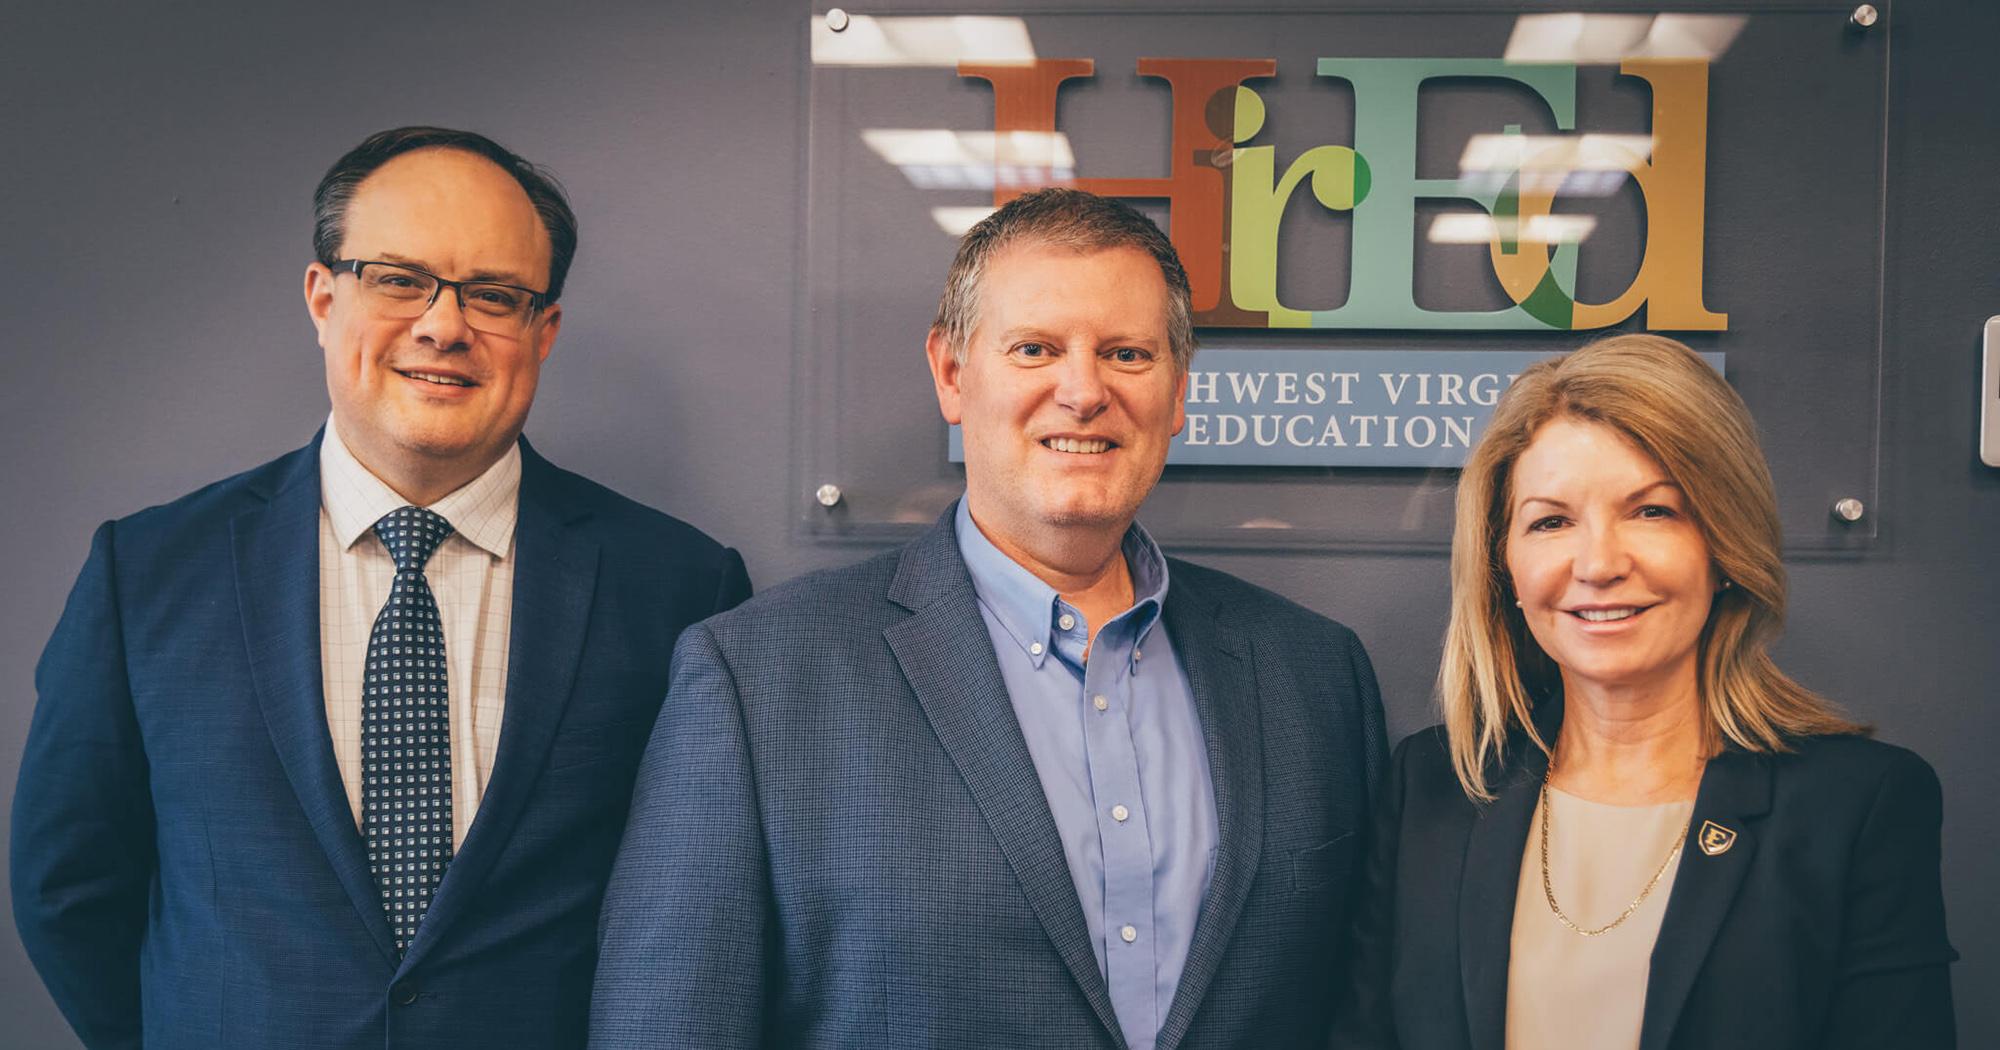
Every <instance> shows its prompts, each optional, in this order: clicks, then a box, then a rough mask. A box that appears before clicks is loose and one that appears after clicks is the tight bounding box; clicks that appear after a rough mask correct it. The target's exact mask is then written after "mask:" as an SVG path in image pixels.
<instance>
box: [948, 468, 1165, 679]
mask: <svg viewBox="0 0 2000 1050" xmlns="http://www.w3.org/2000/svg"><path fill="white" fill-rule="evenodd" d="M954 526H955V528H956V531H957V534H958V552H959V556H960V557H962V558H964V559H965V568H966V572H967V573H969V574H970V575H971V576H972V589H973V592H974V593H975V594H977V595H978V596H979V600H980V602H981V603H983V604H984V605H985V606H986V607H987V609H988V610H990V611H991V612H992V614H993V617H994V619H996V620H998V621H999V622H1000V626H1001V627H1002V628H1004V629H1005V630H1006V632H1007V633H1008V634H1009V635H1010V636H1012V637H1013V639H1014V642H1015V644H1017V645H1019V646H1020V647H1021V649H1022V651H1023V652H1025V653H1027V654H1028V658H1029V659H1030V660H1032V661H1033V662H1034V664H1035V666H1036V667H1040V666H1041V665H1042V661H1043V660H1044V659H1046V658H1047V657H1048V656H1049V653H1050V651H1051V649H1052V648H1053V646H1052V644H1051V643H1050V637H1049V636H1050V633H1051V631H1052V630H1053V627H1054V621H1055V619H1056V617H1057V616H1059V615H1061V609H1062V608H1066V607H1067V604H1066V603H1064V602H1063V601H1062V599H1061V596H1060V595H1058V594H1057V593H1056V589H1055V588H1054V587H1051V586H1049V585H1048V584H1046V583H1043V582H1042V580H1041V578H1040V577H1038V576H1036V575H1035V574H1034V573H1032V572H1029V571H1028V570H1027V569H1025V568H1023V567H1022V566H1021V565H1020V563H1018V562H1016V561H1015V560H1014V559H1012V558H1009V557H1008V556H1007V555H1006V554H1004V553H1002V552H1001V550H1000V548H998V547H996V546H994V545H993V541H992V540H989V539H987V538H986V534H985V533H983V532H981V531H979V526H978V525H977V524H976V523H974V522H973V520H972V511H971V510H970V509H969V507H968V505H967V501H966V499H965V498H963V497H961V498H960V499H959V501H958V510H957V512H956V515H955V516H954ZM1122 549H1123V552H1124V556H1125V564H1126V566H1127V568H1128V569H1129V570H1130V571H1131V573H1132V594H1133V597H1134V599H1135V600H1134V602H1133V605H1132V608H1131V609H1130V610H1128V611H1127V612H1125V613H1120V614H1119V616H1118V617H1114V618H1113V619H1119V618H1122V617H1124V616H1132V617H1133V629H1132V634H1131V637H1132V639H1133V643H1134V644H1135V645H1136V644H1137V643H1138V642H1140V641H1143V640H1144V639H1145V637H1146V634H1147V632H1149V631H1151V630H1152V628H1153V625H1154V624H1156V623H1158V622H1159V619H1160V609H1161V607H1162V606H1163V605H1164V604H1165V603H1166V600H1167V559H1166V556H1165V555H1163V554H1161V553H1160V548H1159V546H1158V545H1157V544H1155V543H1154V542H1153V538H1152V537H1151V536H1148V535H1147V534H1146V530H1145V529H1143V528H1140V527H1139V523H1138V522H1136V521H1135V522H1133V523H1132V524H1131V526H1130V527H1129V528H1127V529H1126V530H1125V539H1124V542H1123V545H1122ZM1103 626H1104V625H1101V624H1100V625H1099V628H1100V630H1101V629H1102V627H1103Z"/></svg>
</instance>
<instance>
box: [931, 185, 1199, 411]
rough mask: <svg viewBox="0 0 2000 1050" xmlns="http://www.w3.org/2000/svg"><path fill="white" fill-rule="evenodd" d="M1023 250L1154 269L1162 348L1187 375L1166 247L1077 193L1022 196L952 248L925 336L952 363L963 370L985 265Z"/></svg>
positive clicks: (1190, 333) (1144, 228) (1173, 263)
mask: <svg viewBox="0 0 2000 1050" xmlns="http://www.w3.org/2000/svg"><path fill="white" fill-rule="evenodd" d="M1021 242H1031V243H1034V244H1045V245H1050V246H1053V247H1058V248H1069V249H1072V250H1075V251H1079V252H1085V251H1104V250H1107V249H1111V248H1137V249H1139V250H1140V251H1142V252H1145V253H1146V254H1148V255H1150V256H1152V257H1153V260H1154V261H1155V262H1157V263H1159V264H1160V276H1161V277H1163V278H1165V279H1166V282H1167V341H1168V345H1169V347H1170V349H1171V350H1172V352H1173V357H1174V365H1175V367H1176V368H1178V369H1179V370H1180V371H1182V372H1185V371H1187V367H1188V362H1189V361H1191V360H1193V359H1194V350H1195V338H1194V321H1193V317H1192V314H1193V309H1192V307H1191V306H1190V305H1189V300H1190V294H1189V291H1188V278H1187V270H1186V269H1184V268H1183V267H1182V266H1181V258H1180V256H1179V255H1178V254H1177V253H1176V252H1175V251H1174V245H1173V242H1172V241H1170V240H1168V239H1167V235H1166V234H1164V233H1161V232H1160V228H1159V227H1158V226H1155V225H1153V220H1151V219H1148V218H1146V217H1145V216H1144V215H1142V214H1140V213H1139V211H1138V209H1136V208H1133V207H1132V206H1131V205H1129V204H1126V203H1125V202H1123V201H1119V200H1113V199H1112V198H1110V197H1100V196H1098V195H1097V194H1095V193H1086V192H1084V191H1083V190H1077V189H1068V188H1063V187H1052V188H1050V189H1045V190H1037V191H1035V192H1034V193H1028V194H1023V195H1022V196H1019V197H1016V198H1014V199H1013V200H1011V201H1009V202H1007V204H1006V205H1005V206H1004V207H1002V208H1001V209H1000V210H999V211H996V212H994V213H993V214H991V215H988V216H987V217H986V218H984V219H981V220H980V221H979V224H978V225H977V226H974V227H973V228H972V229H971V230H970V231H968V232H967V233H966V235H965V237H964V238H963V239H961V240H960V241H959V242H958V255H957V256H956V257H955V258H953V259H952V261H951V270H950V271H949V272H948V273H946V274H945V279H944V297H943V298H941V299H940V300H938V312H937V319H936V320H935V321H932V322H931V328H932V330H934V331H937V332H940V333H942V334H943V335H944V337H945V342H946V343H947V344H948V345H949V346H950V347H951V352H952V356H953V357H955V358H957V359H958V361H959V363H960V364H963V363H964V362H965V344H966V340H968V339H970V338H972V330H973V329H974V328H975V327H977V326H978V322H979V282H980V279H981V277H982V276H983V275H984V273H985V270H986V265H987V263H989V262H990V261H992V259H993V257H994V256H995V255H997V254H999V252H1000V251H1001V250H1002V249H1004V248H1006V247H1008V246H1009V245H1012V244H1016V243H1021Z"/></svg>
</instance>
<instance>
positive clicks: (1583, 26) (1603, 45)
mask: <svg viewBox="0 0 2000 1050" xmlns="http://www.w3.org/2000/svg"><path fill="white" fill-rule="evenodd" d="M1745 21H1747V19H1746V18H1745V17H1744V16H1742V15H1682V14H1663V15H1658V16H1654V15H1601V14H1599V15H1586V14H1548V15H1522V16H1520V17H1519V18H1517V19H1515V20H1514V32H1513V34H1512V35H1511V36H1509V37H1508V38H1507V54H1506V59H1507V61H1509V62H1575V63H1578V64H1581V65H1617V64H1618V63H1620V62H1622V61H1624V60H1626V59H1628V58H1692V59H1700V60H1702V61H1707V62H1713V61H1715V60H1717V59H1719V58H1721V57H1722V53H1723V52H1724V51H1727V50H1729V45H1730V44H1732V43H1734V42H1735V41H1736V35H1737V34H1738V33H1740V32H1742V31H1743V23H1744V22H1745Z"/></svg>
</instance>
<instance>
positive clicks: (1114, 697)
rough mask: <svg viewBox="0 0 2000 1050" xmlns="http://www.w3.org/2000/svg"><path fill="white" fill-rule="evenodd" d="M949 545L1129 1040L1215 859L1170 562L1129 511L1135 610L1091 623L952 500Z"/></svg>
mask: <svg viewBox="0 0 2000 1050" xmlns="http://www.w3.org/2000/svg"><path fill="white" fill-rule="evenodd" d="M957 528H958V548H959V552H960V553H961V554H962V555H963V556H964V558H965V567H966V569H967V570H968V571H970V573H971V575H972V586H973V590H974V591H975V592H977V594H978V596H979V613H980V615H981V616H982V617H984V618H985V620H986V630H987V633H988V634H989V635H991V636H992V640H993V652H994V655H995V656H996V657H998V659H999V662H1000V676H1001V678H1003V679H1004V680H1005V681H1006V684H1007V695H1008V697H1009V698H1010V699H1011V700H1012V701H1013V704H1014V716H1015V717H1016V718H1017V719H1018V720H1019V721H1020V723H1021V735H1022V736H1024V737H1026V738H1027V742H1028V754H1029V756H1030V757H1032V758H1033V759H1034V762H1035V773H1036V775H1037V776H1039V777H1040V778H1041V782H1042V793H1043V794H1044V795H1045V796H1047V798H1048V802H1049V812H1050V813H1051V814H1052V815H1053V816H1054V817H1055V823H1056V830H1057V831H1058V832H1059V833H1060V834H1061V835H1062V845H1063V856H1064V857H1065V858H1067V860H1068V861H1069V873H1070V878H1071V880H1073V881H1074V882H1075V883H1076V896H1077V900H1078V901H1079V902H1080V903H1081V904H1082V905H1083V918H1084V922H1085V924H1086V925H1088V927H1089V929H1090V942H1091V946H1092V948H1094V949H1095V950H1096V952H1097V967H1098V971H1099V972H1100V973H1102V974H1103V975H1104V980H1105V985H1106V986H1107V987H1108V989H1109V990H1110V993H1111V1005H1112V1008H1113V1009H1114V1010H1115V1011H1116V1012H1117V1015H1118V1024H1119V1027H1120V1028H1122V1029H1123V1030H1124V1033H1125V1042H1126V1044H1127V1045H1128V1046H1130V1047H1131V1050H1152V1048H1153V1046H1154V1044H1155V1042H1156V1040H1157V1038H1158V1036H1159V1031H1160V1025H1161V1022H1163V1021H1165V1020H1166V1016H1167V1009H1168V1008H1169V1007H1170V1006H1172V1005H1173V999H1174V989H1175V988H1176V987H1177V986H1178V985H1179V984H1180V979H1181V970H1182V968H1183V967H1184V966H1185V965H1186V963H1187V953H1188V945H1189V944H1190V943H1191V942H1192V941H1193V939H1194V926H1195V920H1196V919H1197V918H1199V917H1200V915H1201V904H1202V898H1203V897H1204V896H1205V895H1206V894H1207V892H1208V880H1209V876H1210V874H1211V872H1213V871H1214V868H1215V846H1216V818H1215V786H1214V784H1213V783H1212V782H1211V781H1210V779H1209V772H1208V751H1207V748H1206V745H1205V744H1204V740H1203V737H1202V732H1201V718H1200V716H1199V714H1198V713H1197V712H1196V710H1195V703H1194V692H1193V690H1192V689H1190V688H1189V686H1188V679H1187V672H1186V671H1185V670H1184V669H1183V668H1182V667H1181V663H1180V659H1179V658H1178V657H1177V656H1175V654H1174V647H1173V645H1172V643H1171V642H1169V641H1168V639H1167V632H1166V629H1165V628H1164V627H1162V626H1161V624H1160V611H1161V608H1162V606H1163V604H1164V603H1165V601H1166V597H1167V560H1166V558H1165V557H1164V556H1162V555H1161V554H1160V548H1159V547H1157V546H1155V545H1154V543H1153V540H1152V538H1151V537H1149V536H1147V535H1146V532H1145V530H1144V529H1141V528H1140V527H1139V526H1138V525H1137V524H1136V523H1134V524H1133V525H1132V527H1131V529H1129V530H1128V531H1127V532H1126V533H1125V542H1124V555H1125V561H1126V564H1127V566H1128V567H1129V568H1130V570H1131V573H1132V593H1133V595H1134V597H1135V598H1136V601H1135V603H1134V604H1133V606H1132V608H1130V609H1127V610H1126V611H1124V612H1122V613H1120V614H1118V615H1117V616H1115V617H1113V618H1112V619H1111V620H1110V622H1108V623H1106V624H1104V626H1103V627H1102V628H1101V629H1100V630H1099V631H1098V634H1097V642H1096V645H1095V646H1094V647H1093V648H1092V649H1091V650H1090V659H1089V661H1088V662H1087V663H1086V662H1085V660H1084V647H1085V645H1086V644H1087V643H1088V641H1089V638H1090V626H1089V624H1087V623H1085V622H1084V618H1083V613H1081V612H1079V611H1078V610H1077V609H1076V608H1075V607H1074V606H1072V605H1070V604H1069V603H1067V602H1065V601H1063V600H1062V598H1061V596H1059V595H1058V594H1057V593H1056V591H1055V588H1053V587H1050V586H1049V585H1048V584H1046V583H1043V582H1042V581H1041V580H1040V579H1039V578H1037V577H1036V576H1035V575H1034V574H1033V573H1031V572H1029V571H1028V570H1026V569H1024V568H1022V567H1021V566H1020V565H1018V564H1016V563H1015V562H1014V561H1013V559H1011V558H1009V557H1007V556H1006V555H1005V554H1002V553H1000V550H999V548H997V547H995V546H994V545H993V543H992V541H991V540H988V539H987V538H986V536H985V534H983V533H981V532H980V531H979V528H978V526H977V525H975V524H974V523H973V521H972V515H971V512H970V510H969V508H968V506H967V501H966V500H964V499H961V500H959V503H958V517H957Z"/></svg>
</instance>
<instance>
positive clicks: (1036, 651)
mask: <svg viewBox="0 0 2000 1050" xmlns="http://www.w3.org/2000/svg"><path fill="white" fill-rule="evenodd" d="M1028 652H1029V653H1030V654H1031V655H1034V656H1040V655H1042V643H1040V642H1031V643H1029V645H1028Z"/></svg>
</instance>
